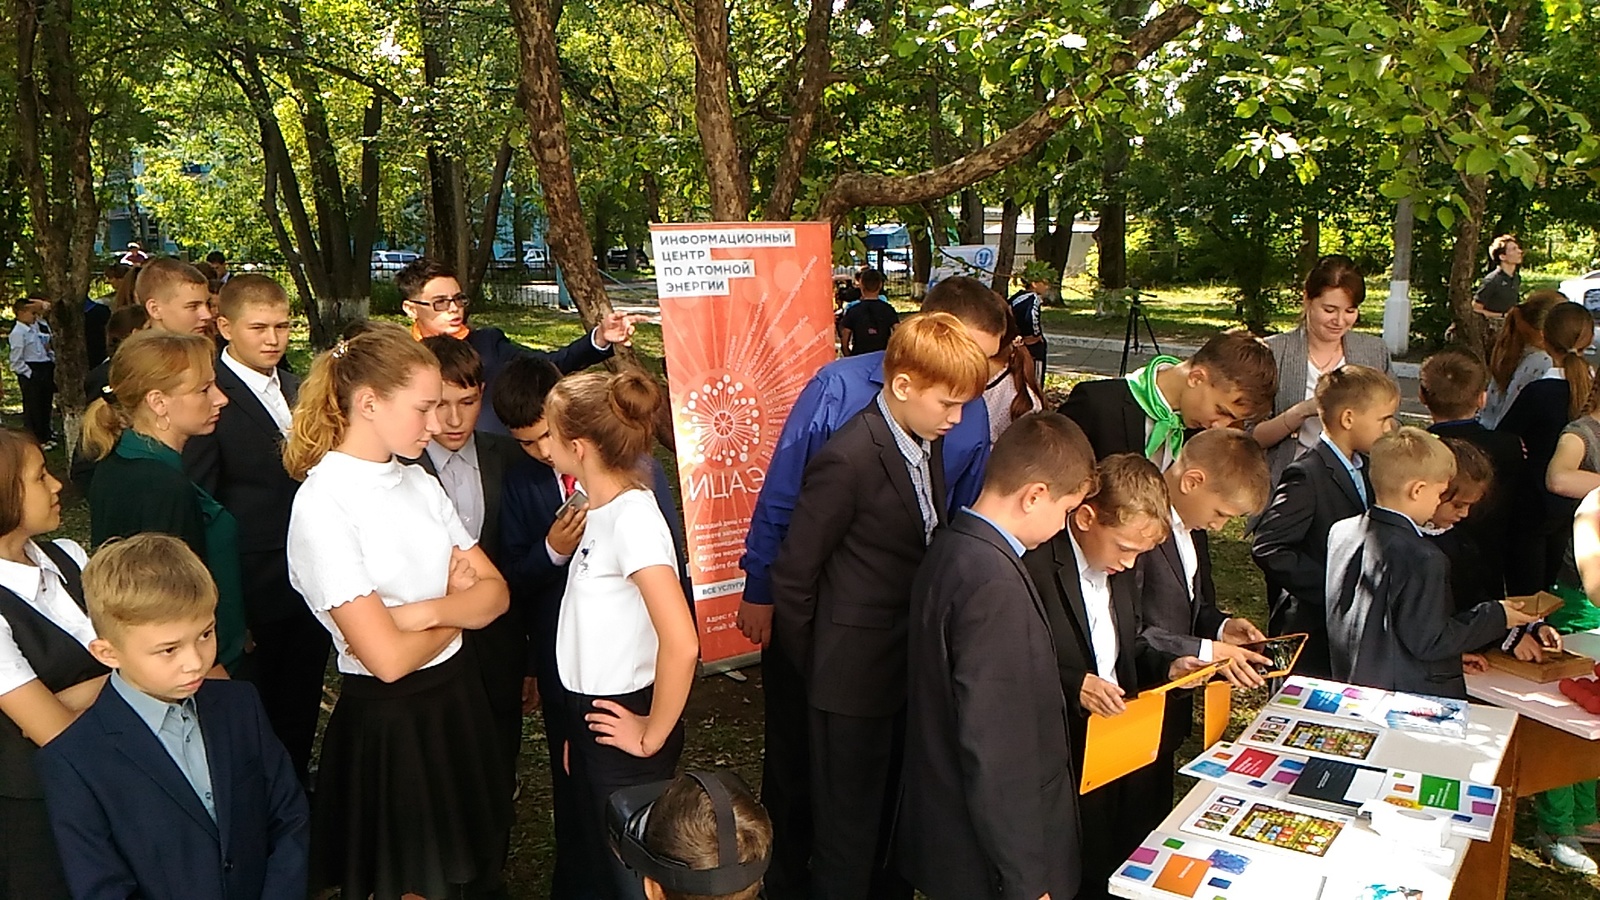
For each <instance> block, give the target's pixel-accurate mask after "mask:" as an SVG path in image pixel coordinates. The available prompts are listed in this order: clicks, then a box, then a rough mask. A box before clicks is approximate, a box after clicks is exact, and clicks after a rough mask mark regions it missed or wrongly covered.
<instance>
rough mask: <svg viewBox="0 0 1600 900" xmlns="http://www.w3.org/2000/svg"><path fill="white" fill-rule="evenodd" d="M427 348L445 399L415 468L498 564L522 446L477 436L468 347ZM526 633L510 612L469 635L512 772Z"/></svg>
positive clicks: (477, 385) (478, 380)
mask: <svg viewBox="0 0 1600 900" xmlns="http://www.w3.org/2000/svg"><path fill="white" fill-rule="evenodd" d="M422 345H423V346H424V347H427V348H428V349H429V350H430V351H432V353H433V355H434V356H435V357H436V358H437V359H438V360H439V372H440V375H441V377H442V378H443V380H444V394H443V396H442V399H441V400H440V402H439V406H438V407H437V409H438V412H439V427H440V431H439V433H438V434H436V435H434V437H433V440H432V441H430V442H429V443H428V447H427V449H426V450H424V451H423V454H422V456H420V457H418V458H417V460H416V463H417V464H418V465H420V466H422V468H423V469H425V470H427V472H428V474H430V475H432V476H433V477H435V478H437V479H439V483H440V484H441V485H442V486H443V487H444V492H445V494H446V495H448V496H449V497H450V502H451V503H453V504H454V505H455V508H456V513H457V514H458V515H459V516H460V517H461V524H462V525H464V526H466V529H467V533H468V534H471V535H472V536H473V537H475V538H477V539H478V544H479V546H481V547H483V552H484V553H486V554H488V556H489V560H490V561H491V562H493V563H494V564H495V565H496V566H500V565H501V564H502V563H503V562H504V560H505V557H504V556H503V555H502V554H501V553H500V499H501V485H502V483H503V482H504V480H505V473H506V470H507V469H509V468H510V467H512V466H513V465H516V464H517V463H520V462H521V461H522V458H523V456H522V450H521V448H520V447H518V446H517V442H516V441H514V440H512V439H511V438H509V437H507V436H505V435H503V434H494V433H491V432H487V431H482V430H480V429H479V428H478V427H477V425H478V417H479V415H480V414H481V413H482V412H483V385H484V381H483V361H482V360H481V359H479V358H478V351H476V350H474V349H473V348H472V345H471V344H468V343H467V342H466V341H463V340H459V339H457V338H453V337H446V336H443V335H440V336H436V337H430V338H425V339H424V340H423V341H422ZM525 635H526V631H525V629H524V627H523V625H522V622H521V621H520V619H519V618H518V616H517V615H516V614H515V613H513V612H512V611H511V610H510V609H507V610H506V612H504V613H503V614H501V616H500V618H498V619H495V620H494V621H493V622H491V623H489V624H488V625H487V626H485V627H483V628H479V629H476V630H474V631H468V632H466V633H465V638H466V640H467V641H468V642H469V643H471V645H472V649H473V653H474V658H475V660H476V662H477V664H478V668H479V669H480V671H481V673H482V676H483V686H484V690H485V691H486V692H487V693H488V695H489V706H490V708H491V709H493V710H494V718H495V723H496V724H497V725H498V726H499V728H500V737H501V740H502V741H503V743H504V746H505V748H506V757H505V759H506V762H507V763H508V764H509V765H510V766H511V767H512V770H513V774H515V768H516V762H517V751H518V749H519V748H520V747H521V746H522V676H523V674H524V669H525V666H526V663H527V658H528V647H527V643H526V637H525Z"/></svg>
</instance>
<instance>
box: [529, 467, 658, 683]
mask: <svg viewBox="0 0 1600 900" xmlns="http://www.w3.org/2000/svg"><path fill="white" fill-rule="evenodd" d="M651 566H667V567H669V568H671V569H672V570H673V571H674V572H676V571H678V554H677V551H676V550H675V549H674V548H673V546H672V531H671V529H669V528H668V527H667V520H666V519H664V518H662V515H661V508H660V507H659V506H657V505H656V498H655V495H654V494H652V493H651V492H649V491H646V490H642V489H636V490H631V491H624V492H622V493H621V494H618V495H617V496H616V498H615V499H613V500H612V501H611V502H610V503H607V504H606V505H604V506H599V507H590V509H589V517H588V519H587V521H585V523H584V526H583V540H582V541H581V542H579V544H578V550H577V552H576V553H574V554H573V556H572V564H571V565H570V566H569V567H568V568H567V590H566V593H565V594H564V595H562V598H561V615H560V618H559V619H558V620H557V624H556V669H557V671H559V672H560V673H561V683H562V684H564V685H566V687H567V689H568V690H570V691H574V692H576V693H579V694H587V695H589V696H593V697H614V696H617V695H620V694H631V693H633V692H634V691H637V690H640V689H642V688H645V687H648V686H650V685H651V684H652V683H654V682H655V678H656V652H657V651H658V650H659V649H660V642H659V640H658V639H657V637H656V629H655V625H654V624H653V623H651V621H650V612H649V610H647V609H646V608H645V605H644V594H642V593H640V591H639V587H638V585H636V584H634V583H633V581H631V580H630V576H632V575H633V573H635V572H638V571H640V570H641V569H647V568H649V567H651Z"/></svg>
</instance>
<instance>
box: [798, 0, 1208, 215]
mask: <svg viewBox="0 0 1600 900" xmlns="http://www.w3.org/2000/svg"><path fill="white" fill-rule="evenodd" d="M1200 18H1201V15H1200V11H1199V10H1197V9H1195V8H1194V7H1192V6H1188V5H1187V4H1181V3H1180V4H1177V5H1175V6H1172V7H1169V8H1167V9H1165V10H1163V11H1162V12H1161V14H1160V15H1158V16H1156V17H1155V18H1154V19H1151V20H1150V22H1149V23H1148V24H1147V25H1145V26H1144V27H1143V28H1140V29H1139V30H1138V31H1136V32H1134V33H1133V34H1132V35H1130V36H1129V38H1128V41H1127V43H1126V44H1125V45H1124V46H1123V48H1122V50H1121V51H1119V52H1118V53H1117V54H1116V55H1115V56H1114V57H1113V58H1112V60H1111V62H1110V63H1108V64H1107V65H1106V66H1105V67H1104V71H1103V72H1100V73H1097V74H1098V75H1099V78H1098V80H1097V81H1096V82H1095V83H1094V86H1092V87H1090V86H1088V85H1084V86H1083V89H1081V90H1071V89H1063V90H1060V91H1057V92H1056V95H1055V96H1054V97H1052V98H1051V99H1050V101H1049V102H1047V103H1046V104H1044V105H1043V106H1042V107H1040V108H1039V109H1038V110H1036V111H1035V112H1034V113H1033V114H1032V115H1030V116H1028V118H1026V119H1024V120H1022V122H1020V123H1019V124H1017V125H1016V126H1015V127H1013V128H1012V129H1011V130H1009V131H1007V132H1006V133H1004V134H1002V135H1000V136H999V137H998V138H996V139H994V140H993V141H990V142H989V143H988V144H986V145H984V146H983V147H981V148H979V149H977V150H975V151H973V152H971V153H968V154H967V155H966V156H963V157H961V158H960V159H957V160H954V161H952V162H949V163H946V164H943V165H938V166H935V167H934V168H932V169H929V170H927V171H925V172H918V173H914V174H911V175H866V174H861V173H847V174H844V175H839V176H837V177H835V178H834V180H833V183H832V185H831V186H830V187H829V189H828V191H827V193H826V194H825V195H824V196H823V199H822V205H821V209H820V211H819V215H820V216H821V217H822V218H826V219H829V220H831V221H833V223H834V227H835V229H836V230H837V228H838V226H839V224H840V223H841V221H842V219H843V216H844V214H845V213H847V212H849V211H850V210H852V209H856V208H858V207H862V206H909V205H911V204H913V203H921V202H922V201H924V200H932V199H934V198H938V197H948V196H950V195H951V194H953V193H955V192H957V191H959V190H961V189H962V188H965V187H966V186H968V185H972V184H977V183H978V182H980V181H982V180H983V179H985V178H988V177H989V176H991V175H993V174H995V173H996V172H999V171H1001V170H1002V169H1004V168H1006V167H1007V166H1009V165H1011V164H1012V163H1014V162H1017V161H1018V160H1020V159H1022V158H1023V157H1025V156H1027V155H1028V154H1029V153H1031V152H1033V151H1034V150H1035V149H1037V148H1038V147H1039V145H1040V144H1043V143H1044V142H1045V141H1046V140H1048V139H1049V138H1050V136H1051V135H1053V134H1055V133H1056V132H1057V131H1060V130H1061V128H1062V127H1063V126H1064V125H1066V124H1067V122H1068V121H1070V120H1071V116H1070V115H1068V113H1070V112H1071V111H1073V110H1077V109H1082V108H1084V107H1085V106H1087V105H1088V104H1090V103H1092V102H1093V101H1094V100H1095V98H1097V97H1099V96H1100V94H1101V93H1103V92H1104V91H1105V90H1106V88H1107V86H1108V85H1109V84H1111V83H1112V82H1114V81H1115V80H1116V79H1118V78H1120V77H1121V76H1123V75H1126V74H1128V73H1129V72H1131V71H1133V69H1134V67H1135V66H1137V65H1138V64H1139V62H1140V61H1141V60H1143V59H1145V58H1146V57H1148V56H1149V55H1150V54H1152V53H1154V52H1155V51H1156V50H1157V49H1158V48H1160V47H1161V46H1163V45H1165V44H1166V43H1167V42H1168V41H1171V40H1172V39H1173V38H1176V37H1177V36H1178V35H1180V34H1182V33H1183V32H1185V31H1187V30H1188V29H1189V28H1191V27H1193V26H1194V25H1195V23H1197V22H1199V21H1200Z"/></svg>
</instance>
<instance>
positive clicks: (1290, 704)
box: [1269, 675, 1389, 719]
mask: <svg viewBox="0 0 1600 900" xmlns="http://www.w3.org/2000/svg"><path fill="white" fill-rule="evenodd" d="M1388 696H1389V692H1388V691H1380V690H1378V689H1377V688H1369V687H1358V686H1357V685H1353V684H1345V683H1344V682H1342V681H1325V680H1323V679H1320V678H1307V677H1306V676H1304V675H1296V676H1294V677H1292V678H1290V679H1289V680H1288V681H1286V682H1284V684H1283V688H1282V689H1280V690H1279V691H1278V693H1277V694H1276V695H1275V696H1273V698H1272V702H1271V703H1270V704H1269V707H1270V708H1273V709H1279V710H1297V709H1303V710H1306V711H1307V712H1314V713H1321V714H1323V715H1325V716H1338V717H1340V718H1347V719H1363V718H1366V717H1367V716H1368V714H1369V713H1371V711H1372V710H1373V709H1374V708H1375V707H1377V706H1378V705H1379V704H1381V703H1382V702H1383V701H1384V700H1385V699H1386V698H1387V697H1388Z"/></svg>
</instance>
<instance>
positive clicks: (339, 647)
mask: <svg viewBox="0 0 1600 900" xmlns="http://www.w3.org/2000/svg"><path fill="white" fill-rule="evenodd" d="M186 267H187V264H181V263H180V262H179V261H177V260H164V259H163V260H151V261H149V262H147V263H146V265H145V266H144V267H143V268H142V270H141V272H140V274H139V276H138V277H139V279H140V281H139V285H138V286H137V287H136V288H135V292H136V293H137V296H138V297H139V300H140V305H141V306H142V307H144V308H146V310H147V312H148V327H146V328H145V329H144V330H141V331H138V332H137V333H135V334H133V335H132V336H130V337H127V338H126V339H125V340H123V341H122V342H121V343H120V344H119V345H118V346H117V347H116V349H115V352H114V354H113V357H112V359H111V362H110V365H109V367H108V370H107V373H106V374H107V383H106V385H105V387H104V388H102V390H101V392H100V396H98V397H97V398H96V403H95V404H93V405H92V406H91V408H90V410H89V412H88V413H87V414H86V417H85V421H86V425H85V438H86V440H85V444H86V446H87V447H88V449H89V453H88V456H89V457H90V459H89V460H88V462H89V464H90V472H89V475H88V477H87V478H86V480H87V482H88V491H89V494H90V508H91V519H92V522H91V530H92V531H93V532H94V533H95V535H96V541H95V543H96V544H98V545H99V549H98V552H97V553H95V555H94V557H93V558H92V559H90V558H88V557H87V556H86V554H85V553H84V551H83V550H82V548H80V547H79V546H78V545H77V544H75V543H73V542H72V541H69V540H57V541H48V540H45V539H44V538H43V537H42V536H43V535H46V534H48V533H49V532H50V531H52V530H54V529H56V528H57V527H59V524H60V501H59V491H60V488H61V484H60V482H59V481H57V480H56V479H55V478H54V477H53V476H52V475H51V474H50V472H49V471H48V469H47V468H46V466H45V462H44V456H43V453H42V450H41V446H40V442H39V441H38V440H37V439H35V438H33V437H31V436H24V435H22V434H18V433H12V432H0V529H5V534H4V536H3V537H0V713H4V715H3V716H0V754H3V755H4V757H5V762H4V765H0V897H17V898H24V897H25V898H30V900H35V898H37V900H54V898H66V897H73V898H80V900H81V898H103V897H134V896H143V897H195V898H210V897H215V898H222V897H228V898H244V897H251V898H254V897H264V898H285V900H288V898H295V900H299V898H303V897H306V896H307V895H308V892H309V893H312V894H316V893H320V892H322V891H324V890H326V889H330V888H337V889H339V890H340V892H341V895H342V896H344V897H351V898H360V897H375V898H380V900H382V898H400V897H424V898H446V897H449V898H457V897H461V898H477V897H507V896H510V895H511V894H510V891H509V889H508V888H507V886H506V884H505V882H504V879H503V869H504V867H505V865H506V863H507V859H508V853H509V849H510V833H511V827H512V822H513V801H514V796H515V794H516V793H517V791H518V790H519V785H518V782H517V761H518V757H519V756H520V753H521V743H522V734H523V718H524V715H525V714H526V713H527V712H529V711H531V710H532V709H533V708H535V707H542V709H543V717H544V722H545V725H546V728H545V734H546V739H547V747H546V748H544V752H542V753H541V754H540V756H542V757H544V758H545V759H547V760H548V763H549V765H550V768H551V776H552V784H553V787H554V804H553V806H554V809H553V813H554V817H555V820H556V833H557V845H558V852H557V858H558V859H557V872H556V873H555V886H554V893H555V895H556V896H561V897H582V898H591V897H592V898H636V897H637V898H643V897H646V896H648V897H650V898H651V900H661V898H672V900H676V898H679V897H682V896H684V895H683V894H682V893H681V892H674V891H672V890H670V889H668V888H664V887H663V886H662V885H661V884H659V883H656V882H654V881H650V880H647V879H644V878H642V877H641V876H640V875H639V874H637V873H635V872H633V871H631V870H630V869H629V868H627V867H626V866H624V865H623V864H622V863H621V861H620V860H619V858H618V856H617V855H616V854H615V853H614V852H613V850H612V847H611V844H610V842H609V840H608V837H607V833H606V829H607V822H606V815H607V803H608V801H609V800H610V798H611V795H612V794H613V792H615V791H617V790H618V789H619V788H627V787H635V786H638V785H643V784H649V783H657V782H666V781H672V782H673V787H672V788H671V789H668V791H667V792H666V793H665V794H663V795H662V800H661V802H660V803H658V804H657V808H658V810H659V811H658V812H657V813H656V814H653V815H652V821H651V822H650V823H649V826H648V828H646V829H644V830H643V831H642V832H641V835H642V836H641V840H642V841H644V842H645V843H646V844H648V845H649V847H650V848H651V849H652V850H653V851H654V852H659V853H663V854H665V855H667V856H669V857H671V858H674V859H677V860H679V861H681V862H682V864H683V865H684V866H685V867H686V868H693V869H699V868H710V869H714V868H716V867H717V866H718V865H719V864H722V865H726V864H728V862H729V861H728V860H726V859H722V860H720V862H719V846H720V847H723V848H725V847H727V846H728V845H727V843H726V842H721V841H719V839H718V838H719V836H718V831H719V829H720V828H725V827H727V826H729V825H731V826H732V828H733V832H732V833H733V834H734V835H735V836H736V841H735V843H736V844H737V848H738V849H737V854H738V856H739V857H740V859H739V863H741V864H746V865H755V864H756V862H757V861H758V860H760V859H764V858H765V857H766V856H767V855H768V854H769V853H770V846H771V843H770V833H769V831H768V826H767V824H766V819H765V813H764V812H763V811H762V810H761V808H760V806H759V805H758V804H756V803H755V802H754V799H753V797H751V796H749V795H748V792H746V791H744V789H743V788H742V786H739V785H734V788H733V789H732V791H731V793H732V794H733V796H732V797H731V798H730V797H729V796H728V793H729V792H730V791H729V788H728V786H727V784H726V783H725V782H722V781H716V784H718V785H721V786H720V787H718V788H717V796H713V794H712V793H710V788H702V787H701V786H700V785H702V784H703V781H695V780H692V779H688V777H687V776H679V777H678V778H677V779H676V780H673V779H674V776H676V775H678V772H677V766H678V756H679V753H680V751H681V748H682V745H683V722H682V713H683V710H684V706H685V703H686V701H687V698H688V694H689V688H690V683H691V681H692V679H693V677H694V673H695V667H696V664H697V657H698V636H697V632H696V625H695V621H694V618H693V611H692V608H691V606H690V604H689V602H688V600H687V598H686V596H685V592H684V589H683V585H682V582H681V572H682V569H683V567H682V564H681V554H682V548H681V525H679V524H678V522H677V519H678V515H677V513H676V511H675V509H674V507H673V504H672V501H671V493H670V492H669V491H668V490H667V489H666V485H665V484H664V475H663V473H662V471H661V467H660V465H659V463H657V462H655V460H654V459H653V457H651V455H650V452H649V451H650V448H651V446H652V442H653V440H654V434H655V428H656V423H657V420H658V413H659V412H660V409H661V407H662V406H663V405H664V399H663V397H662V393H661V391H660V389H659V387H658V386H657V385H656V383H655V382H654V381H653V380H652V379H650V378H648V377H646V376H644V375H641V374H637V373H633V374H620V375H610V374H607V373H605V372H593V373H582V372H579V371H578V370H580V369H583V368H585V367H587V366H589V365H592V364H593V363H596V362H599V361H601V360H603V359H605V358H607V357H609V356H610V355H611V346H610V345H611V344H612V343H622V342H624V341H627V340H628V339H629V333H630V332H631V330H632V323H631V322H630V320H629V319H628V318H627V317H625V316H620V315H614V316H610V317H608V318H607V319H606V320H605V321H603V322H602V323H601V325H600V326H599V327H597V328H596V329H594V330H593V331H591V332H590V333H588V334H585V335H583V336H582V337H580V338H579V339H578V340H576V341H574V342H573V343H572V344H571V345H570V346H568V347H567V348H564V349H563V350H561V351H557V352H556V353H553V354H543V353H538V352H534V351H529V350H526V349H523V348H519V347H517V346H516V345H514V344H512V343H511V342H510V341H509V340H508V339H507V338H506V336H505V335H504V333H503V332H500V331H499V330H498V329H493V328H475V327H471V326H469V325H468V324H467V322H466V317H465V313H466V309H467V306H468V303H469V301H468V299H467V298H466V297H465V296H463V294H462V292H461V289H460V286H459V283H458V282H457V280H456V278H455V275H454V273H453V272H451V271H450V270H449V269H448V268H447V267H445V266H443V265H441V264H439V263H437V262H434V261H431V260H426V259H424V260H421V261H419V262H418V263H417V264H415V265H413V266H412V267H410V268H408V269H407V270H405V271H403V272H401V273H400V275H399V276H398V278H397V282H398V284H399V286H400V288H401V292H402V296H403V298H404V300H405V305H406V310H407V312H408V314H409V315H410V317H411V320H412V327H411V330H410V332H409V333H408V332H407V330H406V329H404V328H402V327H400V326H397V325H392V324H386V323H361V324H360V325H358V326H356V327H353V328H351V329H349V330H348V331H347V333H346V335H345V336H344V337H342V338H341V339H340V340H339V341H338V342H337V343H336V344H335V345H334V346H333V347H332V348H331V349H329V350H327V351H324V352H323V353H321V354H319V355H318V356H317V357H316V358H315V360H314V362H313V363H312V366H311V369H310V372H309V374H308V375H307V376H306V377H305V378H304V380H303V381H302V380H301V379H299V378H297V377H295V376H294V375H293V374H292V373H290V372H288V371H287V370H285V369H282V368H280V366H279V363H280V361H281V358H282V355H283V352H284V351H285V350H286V348H287V325H288V320H289V303H288V298H287V296H286V295H285V293H284V291H283V290H282V288H281V287H279V286H278V285H276V284H275V283H273V282H272V281H271V280H270V279H268V278H265V277H264V276H258V275H240V276H237V277H235V278H233V279H230V280H229V282H228V283H227V284H226V285H224V286H223V288H222V290H221V295H220V298H219V301H220V302H219V305H218V317H217V325H218V328H217V331H218V332H220V334H221V335H222V337H223V338H224V339H225V341H224V342H213V341H212V340H211V339H209V338H207V337H205V336H203V328H202V326H204V325H205V324H206V323H205V321H203V320H204V319H207V318H209V316H208V314H207V313H206V311H205V307H204V305H203V303H200V304H199V305H196V303H195V302H194V301H197V300H201V299H203V296H204V293H205V290H204V287H203V285H204V278H203V276H201V275H200V274H199V273H197V272H190V271H186ZM219 343H221V344H222V346H220V347H219V346H218V344H219ZM565 372H571V373H573V374H564V373H565ZM491 403H492V409H493V411H494V415H493V416H490V415H486V414H485V413H487V412H488V411H489V405H490V404H491ZM491 423H492V425H491ZM330 647H331V650H332V653H333V655H334V660H335V662H336V665H337V668H338V671H339V673H340V678H339V681H338V684H337V690H336V698H337V699H336V702H333V703H332V711H331V715H329V716H328V717H327V719H326V727H325V729H324V730H323V732H322V736H321V740H320V744H318V745H317V746H318V748H319V751H318V755H317V757H316V760H317V761H316V764H315V765H313V744H314V742H315V739H316V734H317V723H318V717H319V712H320V711H321V708H322V707H323V706H324V704H325V703H326V702H327V699H326V698H328V697H329V695H328V694H327V693H326V689H325V685H324V678H323V675H324V670H325V668H326V666H327V665H328V661H329V653H330ZM234 679H237V680H234ZM713 780H714V779H713ZM679 782H683V784H681V785H680V784H679ZM308 796H309V799H308ZM719 797H720V799H719ZM730 799H731V801H732V804H731V808H732V810H733V815H734V819H735V821H733V822H732V823H729V822H726V821H724V820H719V819H718V817H717V814H716V812H715V809H716V808H717V807H718V806H719V805H720V806H722V807H724V808H726V807H727V802H728V801H729V800H730ZM723 854H724V855H725V854H726V850H723ZM755 889H756V888H755V887H750V888H747V889H746V890H743V891H741V892H739V893H737V894H731V895H729V896H730V897H747V896H753V892H754V890H755Z"/></svg>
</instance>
